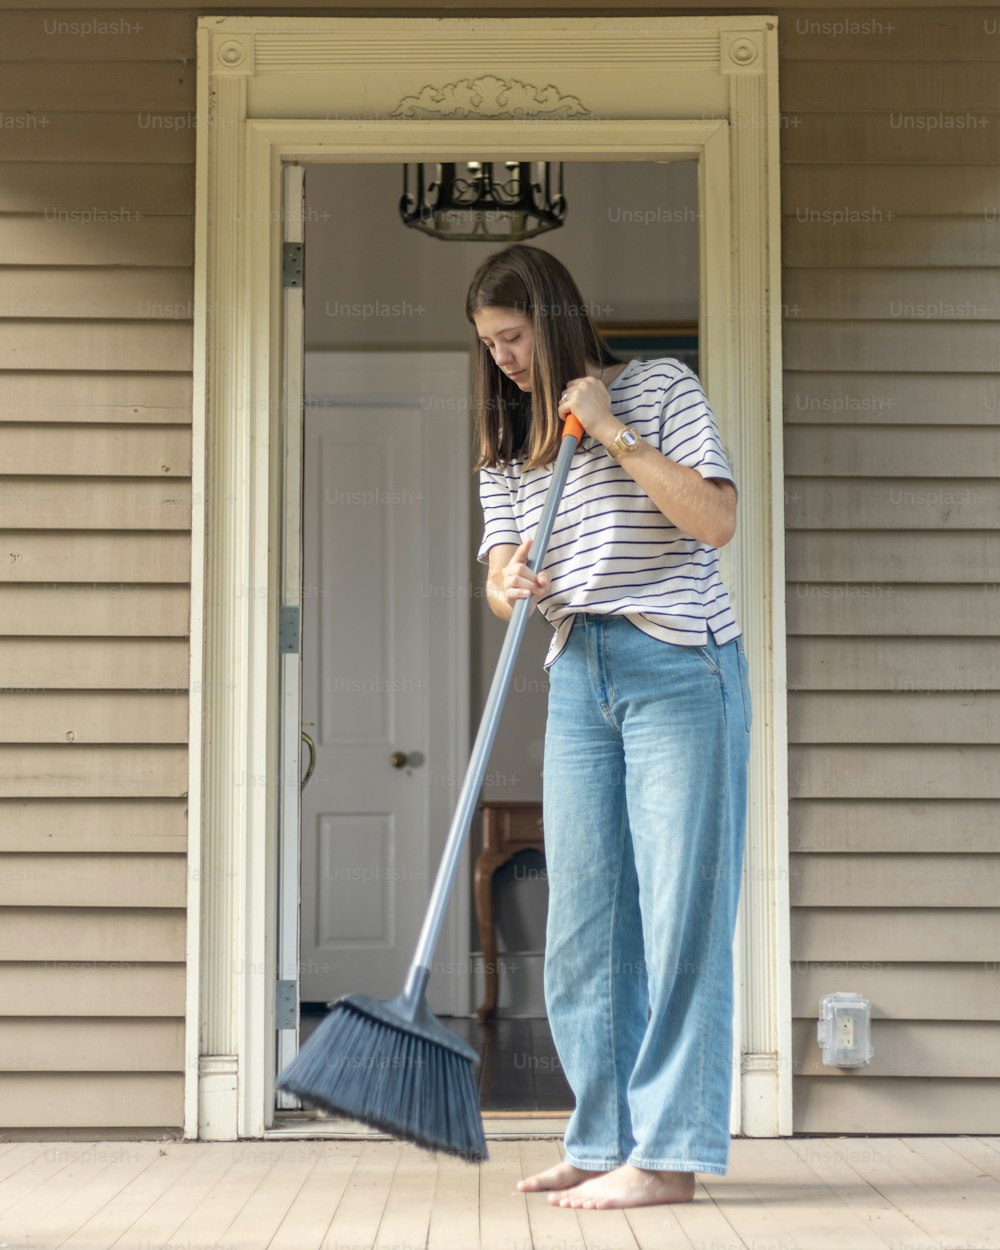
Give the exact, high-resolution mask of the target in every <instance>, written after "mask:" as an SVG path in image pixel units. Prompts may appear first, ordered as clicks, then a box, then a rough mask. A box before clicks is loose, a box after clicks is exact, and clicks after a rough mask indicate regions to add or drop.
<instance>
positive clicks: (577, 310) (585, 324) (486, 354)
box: [465, 243, 621, 469]
mask: <svg viewBox="0 0 1000 1250" xmlns="http://www.w3.org/2000/svg"><path fill="white" fill-rule="evenodd" d="M482 308H504V309H510V310H512V311H513V312H517V313H520V314H522V315H523V316H528V317H530V318H531V322H532V333H533V344H532V350H531V366H530V378H531V393H530V394H526V393H525V392H523V391H522V390H521V389H520V387H518V386H517V384H516V383H514V382H512V381H511V380H510V378H508V377H507V375H506V374H505V373H504V372H503V370H502V369H498V368H497V366H496V365H495V364H494V362H493V358H492V356H491V355H490V350H489V348H488V347H487V346H486V344H485V343H484V342H483V341H482V340H481V339H480V338H479V336H478V335H477V336H476V339H475V347H474V349H473V366H472V403H473V411H474V413H475V420H476V433H477V435H478V439H479V454H478V456H477V458H476V463H475V466H474V468H475V469H481V468H488V469H492V468H496V467H497V466H498V465H500V464H507V463H509V462H510V461H511V460H514V459H516V458H518V457H520V456H524V457H525V465H524V467H525V468H527V469H534V468H538V467H539V466H542V465H547V464H551V463H552V462H553V461H554V460H555V458H556V456H557V454H558V452H559V442H560V438H561V435H562V419H561V417H560V416H559V412H558V406H559V395H560V394H561V392H562V390H563V388H564V387H565V386H566V383H567V382H569V381H570V380H571V379H573V378H580V377H583V376H584V374H585V373H586V371H587V369H586V365H587V361H588V360H591V361H594V362H595V363H597V364H601V365H613V364H620V363H621V362H620V361H619V360H618V358H617V357H616V356H615V355H614V354H613V353H612V351H611V349H610V348H609V347H608V345H607V343H606V342H605V341H604V339H603V338H602V337H601V335H600V334H599V333H598V331H597V329H596V327H595V326H594V324H593V322H592V321H591V319H590V316H589V314H588V313H587V309H586V307H585V305H584V302H583V299H582V298H581V295H580V292H579V289H578V288H577V285H576V283H575V282H574V281H573V278H572V276H571V274H570V272H569V270H568V269H567V268H566V266H565V265H564V264H563V263H562V262H561V261H559V260H556V258H555V257H554V256H552V255H550V254H549V253H548V252H543V251H542V249H541V248H538V247H531V246H529V245H528V244H525V243H511V244H510V245H509V246H507V247H505V248H503V249H502V250H501V251H499V252H494V253H493V254H492V255H491V256H488V257H487V258H486V260H485V261H483V263H482V264H481V265H480V266H479V268H478V269H477V270H476V273H475V275H474V277H473V279H472V282H471V283H470V285H469V293H468V295H467V296H466V299H465V315H466V317H467V318H468V319H469V321H470V322H472V318H473V315H474V314H475V313H477V312H479V311H480V309H482ZM472 324H473V325H475V323H474V322H472Z"/></svg>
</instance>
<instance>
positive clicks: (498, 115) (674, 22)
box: [185, 15, 792, 1139]
mask: <svg viewBox="0 0 1000 1250" xmlns="http://www.w3.org/2000/svg"><path fill="white" fill-rule="evenodd" d="M570 46H571V51H572V55H571V56H567V48H568V47H570ZM198 61H199V91H198V100H199V117H198V123H199V124H198V127H197V139H198V158H197V168H198V179H197V209H196V282H195V292H196V300H195V302H196V313H195V334H196V343H195V354H196V360H195V393H194V413H193V426H194V428H193V438H194V445H195V483H196V488H197V484H198V483H199V482H203V484H204V491H203V498H204V499H205V501H206V504H205V507H204V508H203V509H202V510H201V511H200V512H199V511H198V510H197V509H196V510H195V512H194V515H193V519H192V520H193V525H192V529H193V535H192V538H193V542H192V550H193V563H192V636H191V642H192V653H193V654H192V681H193V683H196V682H200V683H201V684H200V686H199V687H198V688H197V689H196V688H195V687H194V685H193V687H192V697H191V720H190V729H191V734H190V744H189V749H190V759H191V764H190V791H189V797H190V803H189V839H190V841H189V853H190V855H191V857H192V864H193V865H195V866H196V867H197V868H198V872H193V873H192V874H190V877H191V879H192V885H191V888H190V891H189V898H188V903H189V907H188V924H189V934H190V942H189V965H188V986H189V992H188V1003H187V1006H188V1017H187V1037H188V1048H187V1053H188V1063H189V1066H188V1078H189V1087H188V1089H187V1091H186V1101H185V1106H186V1111H187V1120H186V1126H185V1131H186V1134H187V1135H188V1136H192V1137H193V1136H201V1137H203V1138H223V1139H225V1138H234V1137H259V1136H261V1135H262V1134H263V1132H264V1130H265V1128H266V1126H267V1124H268V1123H269V1118H270V1115H271V1112H272V1108H273V1043H272V1044H271V1045H270V1046H269V1045H268V1041H267V1039H268V1038H273V1036H274V1033H273V1027H272V1026H273V1010H274V968H275V950H274V920H275V916H274V909H275V899H276V890H275V886H274V880H273V875H274V864H275V855H276V845H275V831H276V827H277V804H278V799H279V794H278V789H279V787H278V784H277V773H278V769H279V761H278V753H277V743H276V734H275V732H274V730H275V721H276V717H275V715H274V709H275V707H276V691H277V660H278V645H277V622H278V612H277V609H278V601H279V594H278V585H279V582H278V577H279V569H278V568H277V566H276V563H275V559H274V553H275V552H276V551H277V550H278V537H279V523H280V516H279V515H278V513H277V509H276V508H275V507H274V504H273V497H274V491H275V484H276V481H277V479H278V477H279V476H280V465H279V464H278V463H277V459H276V453H275V452H274V451H273V449H274V448H276V447H278V446H279V441H278V439H277V438H276V430H275V422H276V420H277V414H278V413H279V412H280V385H279V383H280V368H279V362H280V335H279V329H280V317H279V315H278V310H279V302H280V284H279V277H278V275H279V272H280V236H281V232H280V205H281V168H282V164H283V162H288V161H302V162H313V161H327V162H336V161H372V162H393V163H395V162H400V163H401V162H403V161H407V160H420V159H425V158H426V155H427V154H428V153H433V154H434V156H435V157H436V158H439V159H448V158H453V159H461V158H465V157H468V155H469V153H470V152H474V153H475V154H476V155H477V156H482V157H493V158H497V159H499V158H509V154H510V152H511V151H514V150H517V152H518V153H519V155H521V156H522V158H523V159H545V158H547V157H552V156H558V157H560V158H564V159H567V160H571V161H572V160H586V161H618V160H663V159H692V158H694V159H697V160H698V161H699V166H700V190H701V208H702V211H703V212H704V213H706V214H707V216H706V217H704V218H703V226H704V228H703V229H702V232H701V236H702V240H701V248H702V285H701V292H702V293H701V331H702V342H703V345H704V346H703V359H704V360H705V362H706V367H705V370H704V375H703V380H704V382H705V386H706V390H707V392H708V395H709V397H710V399H711V401H712V404H713V407H714V408H715V410H716V412H717V413H718V415H719V418H720V423H721V425H722V427H723V431H724V436H725V439H726V442H727V445H728V448H729V451H730V453H731V455H732V459H733V461H734V467H735V470H736V473H737V477H738V480H739V482H740V488H741V511H740V527H739V533H738V535H737V539H736V541H735V542H734V543H733V544H731V545H730V547H727V548H726V549H725V551H724V553H723V554H724V564H725V565H726V572H727V580H728V582H729V586H730V589H731V592H732V594H733V597H734V601H735V607H736V611H737V614H738V617H739V619H740V622H741V624H742V626H743V629H744V632H745V634H746V636H747V645H748V652H749V656H750V662H751V669H752V683H753V695H754V704H755V733H754V747H753V751H752V755H751V777H750V807H749V813H748V825H747V856H746V869H747V871H746V878H745V887H744V893H743V903H744V906H743V920H742V925H741V935H740V937H741V941H740V950H741V952H742V981H741V986H740V989H741V994H740V1010H739V1012H738V1018H737V1021H736V1036H737V1039H738V1044H739V1048H740V1052H741V1054H742V1078H741V1097H740V1098H739V1099H738V1100H737V1106H736V1108H735V1116H734V1120H735V1122H736V1127H737V1128H738V1130H739V1131H742V1132H743V1133H746V1134H749V1135H754V1136H757V1135H759V1136H769V1135H776V1134H786V1133H790V1132H791V1083H792V1082H791V1078H792V1073H791V1020H790V969H789V960H788V948H789V933H788V930H789V920H790V917H789V907H788V878H787V869H786V865H787V736H786V715H785V624H784V538H783V512H782V451H781V433H782V418H781V359H780V347H781V323H780V276H781V274H780V246H779V240H780V233H779V228H780V201H779V163H778V136H779V125H780V116H779V113H778V97H777V63H778V62H777V19H776V18H774V17H769V16H756V15H754V16H744V15H740V16H724V17H697V18H672V17H671V18H659V17H657V18H617V17H609V18H593V17H588V18H586V19H573V18H551V19H550V18H538V19H532V20H531V21H530V22H525V21H522V20H519V19H516V18H513V19H502V18H483V19H469V18H450V19H425V18H312V17H309V18H249V17H233V18H211V17H206V18H200V19H199V23H198ZM594 65H599V66H600V73H599V74H594V73H593V72H592V70H593V67H594ZM470 66H474V67H482V68H481V72H480V77H479V78H478V79H477V80H476V81H477V83H478V84H479V86H480V87H481V86H482V85H483V84H485V85H486V86H487V87H488V86H489V85H490V84H491V83H494V84H495V83H499V84H500V85H501V86H502V87H505V88H506V89H507V92H506V95H504V94H503V93H501V94H500V95H495V94H494V95H493V96H490V93H489V91H486V92H485V93H484V92H483V91H481V90H478V91H477V90H476V89H474V88H473V87H471V86H470V80H469V79H468V78H464V79H463V78H462V75H463V74H468V73H469V72H470V71H469V68H468V67H470ZM414 67H416V68H414ZM359 69H360V70H361V71H362V72H360V73H359V72H358V71H359ZM346 70H351V71H352V72H350V73H347V72H344V71H346ZM679 70H682V71H683V72H678V71H679ZM475 72H477V71H473V73H475ZM553 78H556V79H557V80H558V85H552V84H553ZM525 79H527V80H528V82H527V83H525V81H524V80H525ZM463 84H464V85H463ZM445 88H447V90H445ZM463 93H464V94H463ZM501 100H506V101H507V104H502V103H501ZM511 100H513V101H514V106H513V107H512V106H511V105H510V101H511ZM476 101H479V103H476ZM470 108H472V109H476V108H478V109H479V110H480V112H479V117H473V118H472V119H469V111H470ZM449 110H450V113H449ZM512 113H513V116H512V115H511V114H512ZM276 115H277V116H279V117H286V118H287V117H291V118H295V119H297V120H275V116H276ZM460 118H461V120H460ZM484 118H488V119H489V120H488V121H484V120H483V119H484ZM345 119H350V120H345ZM636 119H641V120H636ZM400 228H401V229H402V228H403V227H402V226H400ZM202 474H203V477H202ZM202 674H203V676H202ZM195 1073H197V1078H195ZM195 1080H196V1082H197V1090H193V1089H192V1088H191V1085H193V1084H195Z"/></svg>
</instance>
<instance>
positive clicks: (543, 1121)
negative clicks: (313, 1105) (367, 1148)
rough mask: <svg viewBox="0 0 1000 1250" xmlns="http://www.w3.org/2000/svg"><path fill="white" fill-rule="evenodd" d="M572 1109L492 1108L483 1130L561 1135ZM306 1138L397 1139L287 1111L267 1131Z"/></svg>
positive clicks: (503, 1136) (491, 1137) (492, 1137)
mask: <svg viewBox="0 0 1000 1250" xmlns="http://www.w3.org/2000/svg"><path fill="white" fill-rule="evenodd" d="M568 1120H569V1112H566V1114H564V1115H560V1114H558V1113H553V1112H549V1111H490V1112H487V1113H486V1114H484V1116H483V1132H484V1133H485V1136H486V1140H487V1141H504V1140H509V1139H512V1138H526V1137H527V1138H531V1137H538V1138H546V1139H547V1138H551V1137H557V1138H561V1137H562V1136H563V1134H564V1133H565V1131H566V1123H567V1121H568ZM305 1138H326V1139H328V1140H331V1141H395V1140H396V1138H394V1137H392V1135H391V1134H389V1133H380V1132H379V1131H378V1130H377V1129H371V1128H366V1127H365V1126H364V1125H361V1124H358V1123H357V1121H355V1120H344V1119H340V1118H338V1117H336V1116H315V1115H311V1114H309V1113H308V1112H301V1111H299V1112H296V1111H283V1112H280V1113H279V1114H277V1115H276V1116H275V1117H274V1124H273V1125H272V1126H271V1128H266V1129H265V1130H264V1139H265V1141H295V1140H299V1141H301V1140H303V1139H305Z"/></svg>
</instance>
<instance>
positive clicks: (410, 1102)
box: [277, 413, 583, 1163]
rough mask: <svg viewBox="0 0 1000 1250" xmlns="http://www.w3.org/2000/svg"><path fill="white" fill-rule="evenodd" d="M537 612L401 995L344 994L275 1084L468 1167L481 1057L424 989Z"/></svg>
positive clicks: (476, 1140) (475, 770)
mask: <svg viewBox="0 0 1000 1250" xmlns="http://www.w3.org/2000/svg"><path fill="white" fill-rule="evenodd" d="M582 437H583V427H582V426H581V425H580V423H579V421H577V419H576V417H575V416H573V414H572V413H570V414H569V415H568V416H567V418H566V422H565V424H564V426H563V433H562V441H561V444H560V447H559V455H558V457H557V458H556V463H555V467H554V468H553V470H552V480H551V482H550V484H549V489H548V492H547V495H546V499H545V506H544V508H543V509H542V515H541V518H540V519H539V522H538V528H537V530H536V531H535V538H534V542H533V543H532V549H531V554H530V555H529V557H528V567H529V568H530V569H531V570H532V571H535V570H537V569H538V568H539V566H540V565H541V563H542V561H543V560H544V559H545V552H546V550H547V548H548V544H549V537H550V535H551V533H552V526H553V523H554V521H555V516H556V512H557V510H558V508H559V503H560V500H561V498H562V493H563V487H564V486H565V484H566V478H567V476H568V474H569V467H570V462H571V460H572V459H573V453H574V452H575V451H576V449H577V446H578V445H579V442H580V439H581V438H582ZM530 610H531V597H530V596H528V597H527V598H525V599H518V601H517V603H516V604H515V605H514V610H513V612H512V613H511V617H510V622H509V624H508V626H507V633H506V635H505V637H504V643H503V647H502V649H501V651H500V658H499V660H498V661H497V669H496V673H495V675H494V677H493V684H492V685H491V687H490V692H489V695H488V697H487V700H486V707H485V709H484V711H483V717H482V720H481V722H480V725H479V732H478V734H477V735H476V741H475V744H474V745H473V748H472V756H471V759H470V761H469V767H468V771H467V772H466V776H465V780H464V782H463V784H462V789H461V792H460V794H459V797H458V805H457V807H456V809H455V815H454V817H453V819H452V823H451V829H450V831H449V833H448V840H447V842H446V844H445V848H444V854H443V855H442V857H441V865H440V867H439V869H438V874H437V879H436V881H435V882H434V889H433V891H432V893H431V899H430V902H429V903H428V906H427V914H426V915H425V917H424V922H423V927H422V928H421V931H420V937H419V939H418V941H417V946H416V950H415V951H414V955H413V961H412V963H411V965H410V969H409V972H408V973H407V977H406V983H405V985H404V987H403V990H402V993H400V994H399V995H398V997H396V998H394V999H392V1000H390V1001H388V1002H386V1001H384V1000H382V999H379V998H369V997H368V996H367V995H363V994H351V995H347V996H345V997H343V998H339V999H337V1001H336V1002H335V1003H334V1004H333V1005H332V1007H331V1010H330V1012H329V1014H328V1015H327V1016H326V1017H325V1019H324V1020H323V1023H322V1024H321V1025H320V1026H319V1028H317V1029H316V1031H315V1032H314V1033H313V1034H312V1035H311V1036H310V1038H309V1040H308V1041H307V1042H306V1044H305V1045H304V1046H303V1047H302V1048H301V1050H300V1051H299V1052H298V1054H297V1055H296V1056H295V1058H294V1059H293V1060H292V1062H291V1063H290V1064H289V1065H288V1066H287V1067H286V1068H285V1070H284V1071H283V1072H282V1073H281V1074H280V1075H279V1077H278V1081H277V1085H278V1088H279V1089H284V1090H288V1091H289V1092H290V1093H293V1094H296V1095H298V1097H299V1098H301V1099H302V1101H303V1102H305V1103H308V1104H311V1105H313V1106H317V1107H320V1108H322V1109H323V1110H326V1111H331V1112H334V1113H340V1114H342V1115H345V1116H347V1117H348V1118H350V1119H352V1120H359V1121H361V1123H363V1124H367V1125H369V1126H370V1127H372V1128H376V1129H381V1130H382V1131H383V1132H386V1133H390V1134H392V1135H394V1136H396V1137H402V1138H404V1139H405V1140H407V1141H411V1142H413V1143H414V1144H415V1145H417V1146H422V1147H424V1148H425V1149H428V1150H440V1151H443V1152H444V1153H446V1154H452V1155H457V1156H459V1157H460V1158H462V1159H464V1160H466V1161H467V1162H469V1163H479V1162H481V1161H482V1160H483V1159H485V1158H486V1157H487V1151H486V1138H485V1136H484V1134H483V1118H482V1111H481V1109H480V1106H479V1093H478V1090H477V1088H476V1083H475V1079H474V1076H473V1071H472V1065H473V1064H476V1063H478V1062H479V1056H478V1054H477V1053H476V1051H475V1050H474V1049H473V1048H472V1047H471V1046H470V1045H469V1044H468V1042H466V1041H464V1040H463V1039H462V1038H460V1037H459V1036H458V1035H457V1034H456V1033H453V1032H452V1031H451V1029H447V1028H445V1026H444V1025H443V1024H441V1023H440V1022H439V1021H438V1020H437V1019H436V1018H435V1016H434V1015H433V1014H432V1012H431V1010H430V1008H429V1007H428V1006H427V1000H426V990H427V981H428V978H429V977H430V966H431V960H432V958H433V954H434V948H435V946H436V944H437V939H438V935H439V932H440V929H441V924H442V922H443V920H444V913H445V909H446V907H447V904H448V895H449V894H450V892H451V888H452V885H453V884H454V880H455V874H456V872H457V870H458V859H459V854H460V852H461V849H462V844H463V842H464V841H465V837H466V835H467V833H468V831H469V826H470V824H471V823H472V813H473V809H474V807H475V803H476V799H477V797H478V795H479V791H480V790H481V788H482V784H483V777H484V775H485V773H486V765H487V763H488V761H489V755H490V751H491V750H492V748H493V741H494V739H495V738H496V732H497V726H498V724H499V721H500V713H501V711H502V710H503V704H504V700H505V698H506V696H507V690H508V688H509V686H510V681H511V677H512V675H513V670H514V663H515V661H516V659H517V653H518V650H519V649H520V646H521V639H522V637H523V636H524V629H525V625H526V624H527V620H528V614H529V612H530Z"/></svg>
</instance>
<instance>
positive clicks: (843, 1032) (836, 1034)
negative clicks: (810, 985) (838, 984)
mask: <svg viewBox="0 0 1000 1250" xmlns="http://www.w3.org/2000/svg"><path fill="white" fill-rule="evenodd" d="M871 1026H872V1007H871V1003H870V1002H869V1001H868V999H867V998H865V997H864V996H863V995H862V994H855V993H851V992H847V991H838V992H837V993H835V994H827V995H825V996H824V997H823V998H821V999H820V1001H819V1019H818V1020H817V1022H816V1038H817V1040H818V1042H819V1048H820V1052H821V1054H822V1056H823V1062H824V1063H825V1064H826V1066H827V1067H829V1068H863V1067H864V1066H865V1064H868V1063H871V1061H872V1059H873V1057H874V1055H875V1050H874V1048H873V1046H872V1031H871Z"/></svg>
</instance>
